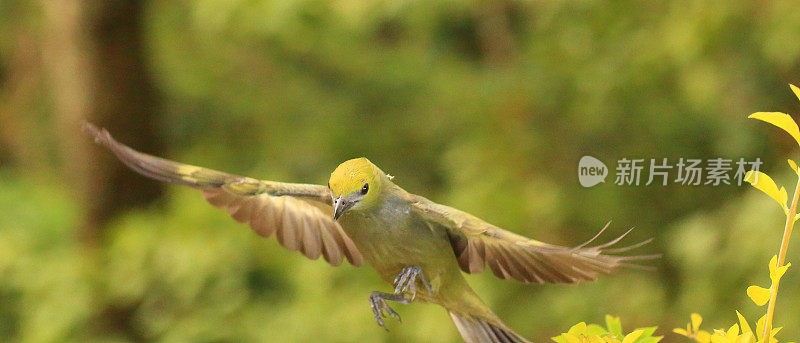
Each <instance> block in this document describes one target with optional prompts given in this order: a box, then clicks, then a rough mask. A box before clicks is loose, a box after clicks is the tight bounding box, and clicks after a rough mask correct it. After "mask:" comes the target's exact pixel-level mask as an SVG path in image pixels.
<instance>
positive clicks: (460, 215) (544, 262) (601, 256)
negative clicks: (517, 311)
mask: <svg viewBox="0 0 800 343" xmlns="http://www.w3.org/2000/svg"><path fill="white" fill-rule="evenodd" d="M415 200H416V201H415V202H414V204H413V206H412V208H413V211H414V212H415V213H416V214H417V215H419V216H420V217H421V218H423V219H424V220H426V221H428V222H430V223H433V224H436V225H440V226H442V227H444V228H445V229H446V230H447V233H448V237H449V239H450V244H451V246H452V247H453V252H454V253H455V255H456V258H457V259H458V264H459V266H461V269H462V270H463V271H465V272H467V273H478V272H481V271H483V269H484V266H485V265H489V268H490V269H491V270H492V272H493V273H494V275H495V276H497V277H499V278H501V279H515V280H518V281H522V282H526V283H545V282H548V283H577V282H580V281H590V280H595V279H597V276H598V274H609V273H611V272H612V271H613V270H614V269H616V268H617V267H620V266H623V265H628V266H630V264H626V261H632V260H647V259H655V258H658V257H659V255H642V256H618V255H613V254H615V253H620V252H624V251H627V250H630V249H633V248H637V247H639V246H642V245H644V244H647V243H649V242H650V240H646V241H644V242H641V243H638V244H634V245H632V246H628V247H623V248H615V249H608V248H609V247H611V246H612V245H614V244H616V243H617V242H619V241H620V240H621V239H622V238H623V237H625V235H627V234H628V232H630V230H629V231H628V232H626V233H625V234H623V235H622V236H620V237H618V238H616V239H614V240H612V241H611V242H608V243H606V244H602V245H597V246H591V247H590V246H588V244H589V243H591V242H592V241H594V239H595V238H597V237H598V236H600V234H601V233H602V232H603V230H605V227H604V228H603V230H601V231H600V232H599V233H598V234H597V235H595V237H594V238H592V239H590V240H589V241H587V242H586V243H583V244H581V245H579V246H577V247H573V248H568V247H562V246H557V245H552V244H547V243H543V242H539V241H536V240H533V239H530V238H527V237H523V236H520V235H517V234H515V233H512V232H509V231H506V230H503V229H501V228H499V227H496V226H494V225H492V224H489V223H487V222H485V221H483V220H481V219H479V218H477V217H475V216H473V215H471V214H469V213H466V212H462V211H459V210H457V209H454V208H452V207H448V206H444V205H440V204H437V203H435V202H432V201H430V200H428V199H425V198H423V197H419V196H417V199H415ZM606 227H608V225H606Z"/></svg>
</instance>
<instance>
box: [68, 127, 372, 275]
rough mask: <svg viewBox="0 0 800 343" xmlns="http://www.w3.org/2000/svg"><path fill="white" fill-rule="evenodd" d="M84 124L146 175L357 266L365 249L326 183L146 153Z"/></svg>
mask: <svg viewBox="0 0 800 343" xmlns="http://www.w3.org/2000/svg"><path fill="white" fill-rule="evenodd" d="M83 130H84V131H85V132H87V133H89V134H90V135H92V136H93V137H94V140H95V141H96V142H97V143H99V144H102V145H104V146H105V147H107V148H109V149H110V150H111V151H112V152H113V153H114V154H115V155H116V156H117V158H119V160H120V161H122V163H125V165H127V166H128V167H130V168H131V169H133V170H134V171H136V172H137V173H139V174H142V175H144V176H147V177H150V178H153V179H156V180H161V181H167V182H174V183H179V184H184V185H188V186H191V187H194V188H198V189H200V190H201V191H202V192H203V196H205V198H206V200H208V202H209V203H211V205H214V206H216V207H220V208H224V209H226V210H227V211H228V213H230V215H231V216H232V217H233V219H235V220H237V221H239V222H241V223H249V224H250V228H252V229H253V231H255V232H256V233H257V234H259V235H261V236H264V237H269V236H270V235H272V234H273V233H274V234H275V236H276V237H277V239H278V242H279V243H280V244H281V245H283V246H284V247H285V248H287V249H289V250H291V251H300V252H301V253H302V254H303V255H305V256H306V257H308V258H310V259H312V260H315V259H317V258H319V256H320V255H322V256H323V257H324V258H325V260H326V261H328V262H329V263H330V264H332V265H334V266H336V265H339V264H341V263H342V260H343V258H347V260H348V261H350V263H351V264H352V265H354V266H360V265H361V264H362V262H363V257H362V256H361V253H360V252H359V251H358V249H357V248H356V246H355V244H353V241H352V240H351V239H350V237H348V236H347V235H346V234H345V233H344V231H343V230H342V227H341V226H339V223H337V222H336V221H334V220H333V218H332V213H333V209H332V208H331V195H330V190H329V189H328V188H327V187H325V186H320V185H308V184H298V183H283V182H273V181H263V180H256V179H252V178H249V177H243V176H238V175H232V174H227V173H223V172H220V171H216V170H211V169H206V168H201V167H196V166H191V165H188V164H182V163H178V162H174V161H170V160H166V159H163V158H159V157H155V156H151V155H147V154H144V153H141V152H138V151H136V150H133V149H131V148H130V147H128V146H126V145H124V144H122V143H119V142H117V141H116V140H114V138H113V137H111V134H110V133H108V131H106V130H105V129H99V128H97V127H96V126H94V125H92V124H89V123H85V124H84V126H83Z"/></svg>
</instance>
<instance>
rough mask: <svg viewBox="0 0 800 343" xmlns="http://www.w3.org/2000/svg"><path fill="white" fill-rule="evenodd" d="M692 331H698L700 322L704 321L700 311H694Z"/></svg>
mask: <svg viewBox="0 0 800 343" xmlns="http://www.w3.org/2000/svg"><path fill="white" fill-rule="evenodd" d="M691 317H692V331H697V328H699V327H700V324H701V323H703V317H702V316H701V315H700V314H699V313H692V315H691Z"/></svg>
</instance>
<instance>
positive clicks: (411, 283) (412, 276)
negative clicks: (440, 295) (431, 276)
mask: <svg viewBox="0 0 800 343" xmlns="http://www.w3.org/2000/svg"><path fill="white" fill-rule="evenodd" d="M417 277H419V281H420V282H422V285H423V286H425V289H426V290H427V291H428V294H432V291H431V284H430V283H429V282H428V280H427V279H425V275H424V274H423V273H422V268H421V267H420V266H411V267H405V268H403V270H402V271H400V274H397V277H395V278H394V286H395V287H394V294H403V293H405V292H408V294H409V295H410V296H411V300H412V301H413V300H414V298H415V297H416V296H417Z"/></svg>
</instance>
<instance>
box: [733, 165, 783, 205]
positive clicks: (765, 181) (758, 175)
mask: <svg viewBox="0 0 800 343" xmlns="http://www.w3.org/2000/svg"><path fill="white" fill-rule="evenodd" d="M744 180H745V181H747V182H749V183H750V184H751V185H753V187H755V188H757V189H758V190H760V191H762V192H764V194H766V195H768V196H769V197H770V198H772V199H775V201H777V202H778V204H779V205H781V208H782V209H783V210H784V212H786V211H788V209H787V208H786V200H787V199H788V198H789V196H788V195H787V194H786V189H785V188H783V187H781V188H780V189H778V186H777V185H775V181H772V178H771V177H769V175H767V174H764V173H762V172H760V171H754V170H751V171H749V172H747V174H745V176H744Z"/></svg>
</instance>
